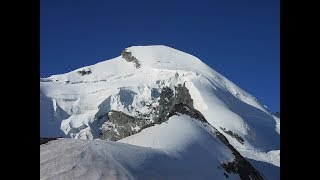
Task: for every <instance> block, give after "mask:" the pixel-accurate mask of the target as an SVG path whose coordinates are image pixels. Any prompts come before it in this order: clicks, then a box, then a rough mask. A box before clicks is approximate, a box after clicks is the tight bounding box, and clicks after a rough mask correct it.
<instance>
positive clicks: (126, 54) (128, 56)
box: [121, 49, 141, 69]
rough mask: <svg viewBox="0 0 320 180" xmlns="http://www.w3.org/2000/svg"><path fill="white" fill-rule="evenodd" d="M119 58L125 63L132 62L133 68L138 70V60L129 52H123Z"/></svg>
mask: <svg viewBox="0 0 320 180" xmlns="http://www.w3.org/2000/svg"><path fill="white" fill-rule="evenodd" d="M121 56H122V58H124V59H125V60H126V61H128V62H133V63H134V66H135V67H136V68H137V69H138V68H140V66H141V64H140V63H139V61H138V59H137V58H136V57H134V56H133V55H132V53H131V52H129V51H127V49H125V50H123V51H122V52H121Z"/></svg>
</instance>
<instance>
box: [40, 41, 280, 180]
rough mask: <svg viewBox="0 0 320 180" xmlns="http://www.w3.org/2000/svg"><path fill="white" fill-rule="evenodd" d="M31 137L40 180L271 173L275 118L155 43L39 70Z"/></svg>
mask: <svg viewBox="0 0 320 180" xmlns="http://www.w3.org/2000/svg"><path fill="white" fill-rule="evenodd" d="M119 54H120V53H119ZM40 136H41V137H44V138H55V137H63V138H60V139H58V140H53V141H49V142H48V143H45V144H42V145H41V146H40V151H41V155H40V159H41V161H40V164H41V165H40V169H41V172H40V175H41V178H43V179H45V178H67V179H68V178H71V179H72V178H76V179H81V178H82V179H87V178H90V179H101V178H102V179H104V178H113V179H123V178H124V179H150V178H154V179H199V178H200V179H208V178H209V179H224V178H235V179H239V178H241V179H249V178H252V179H279V168H280V118H278V117H276V116H275V115H273V114H272V113H270V112H269V111H268V110H267V108H266V106H264V105H263V104H261V103H260V102H259V101H258V100H257V99H256V98H255V97H253V96H252V95H250V94H249V93H247V92H245V91H244V90H243V89H241V88H240V87H238V86H237V85H235V84H234V83H232V82H231V81H229V80H228V79H226V78H225V77H224V76H222V75H221V74H219V73H218V72H216V71H215V70H213V69H212V68H210V67H209V66H207V65H206V64H205V63H203V62H202V61H201V60H200V59H198V58H197V57H195V56H192V55H190V54H187V53H185V52H182V51H179V50H176V49H173V48H171V47H167V46H162V45H155V46H132V47H128V48H126V49H125V50H123V51H122V53H121V54H120V56H118V57H116V58H114V59H110V60H107V61H103V62H100V63H97V64H95V65H91V66H86V67H83V68H79V69H76V70H74V71H71V72H68V73H65V74H60V75H53V76H50V77H47V78H40ZM113 141H115V142H113ZM56 147H59V148H56ZM57 162H61V163H62V162H63V164H64V165H59V164H57Z"/></svg>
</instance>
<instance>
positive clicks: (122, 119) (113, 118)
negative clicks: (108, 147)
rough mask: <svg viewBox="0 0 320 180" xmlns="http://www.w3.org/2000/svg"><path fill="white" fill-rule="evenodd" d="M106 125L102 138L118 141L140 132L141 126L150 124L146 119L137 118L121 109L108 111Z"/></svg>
mask: <svg viewBox="0 0 320 180" xmlns="http://www.w3.org/2000/svg"><path fill="white" fill-rule="evenodd" d="M108 120H109V122H108V123H107V125H106V127H105V128H104V129H103V130H102V136H101V139H105V140H110V141H117V140H119V139H122V138H125V137H127V136H131V135H133V134H136V133H137V132H139V130H140V129H141V127H144V126H145V125H147V124H150V122H148V121H147V120H146V119H142V118H135V117H132V116H129V115H127V114H125V113H123V112H120V111H114V110H112V111H110V112H109V113H108Z"/></svg>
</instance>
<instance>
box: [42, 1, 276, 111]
mask: <svg viewBox="0 0 320 180" xmlns="http://www.w3.org/2000/svg"><path fill="white" fill-rule="evenodd" d="M40 6H41V7H40V77H47V76H50V75H53V74H60V73H65V72H68V71H71V70H74V69H76V68H79V67H82V66H87V65H92V64H95V63H97V62H100V61H102V60H106V59H111V58H114V57H116V56H119V55H120V53H121V51H122V50H123V49H124V48H126V47H128V46H131V45H157V44H163V45H167V46H170V47H173V48H175V49H179V50H181V51H184V52H187V53H190V54H192V55H194V56H196V57H198V58H200V59H201V60H202V61H204V62H205V63H206V64H208V65H209V66H211V67H212V68H213V69H215V70H216V71H218V72H220V73H221V74H223V75H224V76H225V77H227V78H228V79H229V80H231V81H233V82H234V83H236V84H237V85H239V86H240V87H241V88H243V89H244V90H246V91H247V92H249V93H250V94H252V95H254V96H255V97H256V98H257V99H258V100H260V101H261V102H262V103H264V104H265V105H267V106H268V108H269V110H270V111H273V112H275V111H279V110H280V2H279V0H259V1H257V0H243V1H239V0H207V1H202V0H196V1H194V0H184V1H182V0H181V1H177V0H167V1H166V0H161V1H160V0H158V1H152V0H145V1H142V0H138V1H137V0H99V1H88V0H67V1H66V0H41V1H40Z"/></svg>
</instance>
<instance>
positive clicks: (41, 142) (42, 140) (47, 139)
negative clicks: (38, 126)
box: [40, 137, 58, 145]
mask: <svg viewBox="0 0 320 180" xmlns="http://www.w3.org/2000/svg"><path fill="white" fill-rule="evenodd" d="M56 139H58V138H42V137H40V145H41V144H46V143H47V142H49V141H52V140H56Z"/></svg>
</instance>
